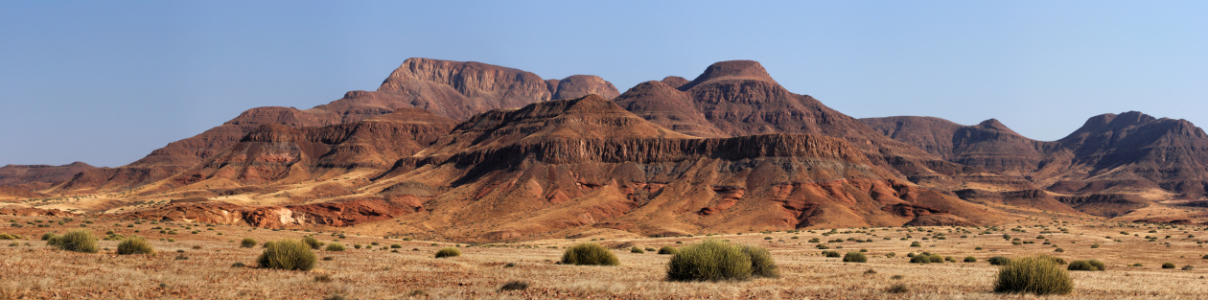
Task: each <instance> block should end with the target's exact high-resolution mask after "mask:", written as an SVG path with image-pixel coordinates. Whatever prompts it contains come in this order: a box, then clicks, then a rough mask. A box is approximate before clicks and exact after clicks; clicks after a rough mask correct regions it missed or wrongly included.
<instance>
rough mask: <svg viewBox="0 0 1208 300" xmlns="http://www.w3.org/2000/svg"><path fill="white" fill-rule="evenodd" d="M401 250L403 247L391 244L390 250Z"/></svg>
mask: <svg viewBox="0 0 1208 300" xmlns="http://www.w3.org/2000/svg"><path fill="white" fill-rule="evenodd" d="M399 248H403V245H399V244H390V249H399Z"/></svg>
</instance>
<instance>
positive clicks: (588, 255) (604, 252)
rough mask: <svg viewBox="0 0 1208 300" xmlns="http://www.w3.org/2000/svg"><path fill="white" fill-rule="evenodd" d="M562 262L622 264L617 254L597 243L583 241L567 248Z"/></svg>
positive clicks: (598, 264)
mask: <svg viewBox="0 0 1208 300" xmlns="http://www.w3.org/2000/svg"><path fill="white" fill-rule="evenodd" d="M562 263H564V264H571V265H597V266H615V265H618V264H620V261H618V260H617V256H616V255H613V254H612V252H610V251H608V249H604V246H600V244H596V243H582V244H578V245H575V246H574V247H570V249H566V252H565V253H563V254H562Z"/></svg>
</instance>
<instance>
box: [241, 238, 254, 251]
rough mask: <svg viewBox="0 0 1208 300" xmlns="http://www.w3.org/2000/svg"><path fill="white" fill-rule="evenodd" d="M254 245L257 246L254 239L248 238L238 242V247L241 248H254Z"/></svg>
mask: <svg viewBox="0 0 1208 300" xmlns="http://www.w3.org/2000/svg"><path fill="white" fill-rule="evenodd" d="M256 244H257V243H256V239H253V238H250V237H249V238H243V240H242V241H239V247H243V248H254V247H256Z"/></svg>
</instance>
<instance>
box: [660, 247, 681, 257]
mask: <svg viewBox="0 0 1208 300" xmlns="http://www.w3.org/2000/svg"><path fill="white" fill-rule="evenodd" d="M676 252H679V250H677V249H675V247H671V246H663V247H662V248H659V254H664V255H674V254H675V253H676Z"/></svg>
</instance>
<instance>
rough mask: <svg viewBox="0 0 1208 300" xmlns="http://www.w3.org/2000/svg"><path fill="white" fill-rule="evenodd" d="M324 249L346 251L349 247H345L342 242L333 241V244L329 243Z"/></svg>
mask: <svg viewBox="0 0 1208 300" xmlns="http://www.w3.org/2000/svg"><path fill="white" fill-rule="evenodd" d="M324 250H327V251H344V250H348V249H347V248H345V247H344V244H340V243H338V242H331V244H327V249H324Z"/></svg>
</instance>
